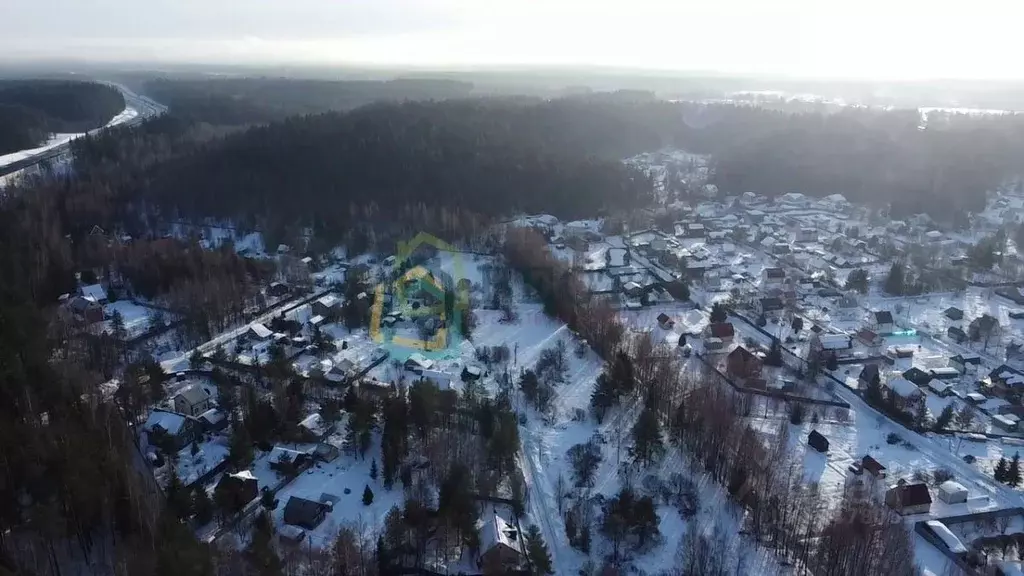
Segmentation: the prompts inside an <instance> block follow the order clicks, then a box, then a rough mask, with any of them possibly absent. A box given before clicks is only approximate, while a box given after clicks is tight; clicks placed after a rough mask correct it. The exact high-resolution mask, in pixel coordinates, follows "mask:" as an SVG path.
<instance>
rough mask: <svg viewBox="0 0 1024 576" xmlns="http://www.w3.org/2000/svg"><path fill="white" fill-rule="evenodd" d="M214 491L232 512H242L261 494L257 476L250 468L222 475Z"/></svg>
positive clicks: (217, 498) (219, 501)
mask: <svg viewBox="0 0 1024 576" xmlns="http://www.w3.org/2000/svg"><path fill="white" fill-rule="evenodd" d="M213 491H214V494H215V495H216V501H217V502H218V503H221V505H222V506H224V507H225V508H226V509H227V511H228V512H231V513H238V512H240V511H241V510H242V509H243V508H245V506H246V504H248V503H249V502H252V501H253V500H255V499H256V498H257V497H258V496H259V488H258V482H257V480H256V476H254V475H253V473H252V472H250V471H249V470H242V471H241V472H236V473H234V474H225V475H223V476H221V477H220V481H219V482H217V486H216V487H215V488H214V489H213Z"/></svg>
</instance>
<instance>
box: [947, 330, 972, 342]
mask: <svg viewBox="0 0 1024 576" xmlns="http://www.w3.org/2000/svg"><path fill="white" fill-rule="evenodd" d="M946 336H947V337H948V338H949V339H950V340H952V341H954V342H956V343H957V344H963V343H964V342H966V341H967V332H964V329H963V328H960V327H959V326H950V327H949V328H946Z"/></svg>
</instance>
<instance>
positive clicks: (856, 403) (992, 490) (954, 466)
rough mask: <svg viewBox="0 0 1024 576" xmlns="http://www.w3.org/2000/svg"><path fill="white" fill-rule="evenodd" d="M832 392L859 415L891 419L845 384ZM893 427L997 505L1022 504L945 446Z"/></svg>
mask: <svg viewBox="0 0 1024 576" xmlns="http://www.w3.org/2000/svg"><path fill="white" fill-rule="evenodd" d="M834 394H835V395H836V396H838V397H840V398H841V399H842V400H844V401H845V402H847V403H848V404H850V407H851V408H852V409H853V410H854V412H855V413H856V414H857V415H858V416H859V417H865V418H873V419H881V420H884V421H885V422H890V421H889V418H888V417H887V416H885V415H883V414H882V413H880V412H878V411H877V410H875V409H874V408H872V407H871V406H869V405H868V403H867V402H865V401H864V400H863V399H862V398H861V397H860V396H859V395H858V394H856V393H855V392H854V391H853V390H850V389H849V388H848V387H846V386H843V385H837V386H835V390H834ZM876 421H877V420H876ZM890 423H891V422H890ZM892 426H893V428H896V429H898V430H899V434H900V436H902V437H904V438H905V439H908V440H910V441H911V443H912V444H913V445H914V447H915V448H916V449H917V450H918V451H919V452H920V453H921V454H923V455H925V456H927V457H928V458H929V459H930V460H931V461H932V462H934V463H935V464H936V465H938V466H942V467H944V468H947V469H949V470H950V471H952V472H954V473H955V474H956V477H957V478H958V479H959V481H960V482H961V483H962V484H963V483H968V482H970V483H971V484H973V485H974V486H975V487H976V488H978V489H979V490H980V491H981V492H982V493H985V494H987V495H988V496H989V497H990V498H992V500H993V501H994V502H995V503H998V504H1000V505H1003V506H1021V505H1024V495H1022V494H1021V493H1020V492H1018V491H1016V490H1014V489H1013V488H1010V487H1008V486H1005V485H1003V484H1001V483H999V482H997V481H996V480H995V478H992V477H990V476H988V475H987V474H985V473H984V472H982V471H980V470H978V469H977V468H975V467H974V466H971V465H970V464H968V463H967V462H964V461H963V460H962V459H961V458H959V457H958V456H957V455H955V454H953V453H951V452H950V451H949V450H947V449H946V448H944V447H943V446H942V445H941V444H940V443H939V442H937V441H936V440H934V439H932V438H929V437H927V436H924V435H922V434H919V433H917V432H914V431H912V430H910V429H905V428H902V427H899V426H898V425H896V424H894V423H893V424H892Z"/></svg>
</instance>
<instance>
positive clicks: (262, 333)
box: [249, 322, 274, 339]
mask: <svg viewBox="0 0 1024 576" xmlns="http://www.w3.org/2000/svg"><path fill="white" fill-rule="evenodd" d="M249 332H252V333H253V334H255V335H256V337H257V338H260V339H265V338H270V337H271V336H272V335H273V334H274V333H273V332H271V330H270V328H267V327H266V326H264V325H263V324H260V323H259V322H255V323H253V324H250V325H249Z"/></svg>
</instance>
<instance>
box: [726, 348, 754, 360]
mask: <svg viewBox="0 0 1024 576" xmlns="http://www.w3.org/2000/svg"><path fill="white" fill-rule="evenodd" d="M733 358H739V359H741V360H743V361H744V362H750V361H751V360H760V358H758V357H757V356H754V354H753V353H752V352H751V351H750V350H747V349H746V348H744V347H743V346H737V347H736V348H733V351H732V352H729V359H730V360H732V359H733Z"/></svg>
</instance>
